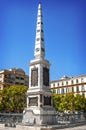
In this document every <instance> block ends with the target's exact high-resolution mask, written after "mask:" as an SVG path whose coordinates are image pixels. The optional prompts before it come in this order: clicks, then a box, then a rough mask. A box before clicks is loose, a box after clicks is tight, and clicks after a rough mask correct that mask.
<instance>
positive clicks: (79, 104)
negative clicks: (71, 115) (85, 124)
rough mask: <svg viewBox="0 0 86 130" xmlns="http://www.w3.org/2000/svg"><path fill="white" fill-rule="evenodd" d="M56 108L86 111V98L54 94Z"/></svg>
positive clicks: (69, 94)
mask: <svg viewBox="0 0 86 130" xmlns="http://www.w3.org/2000/svg"><path fill="white" fill-rule="evenodd" d="M54 106H55V109H56V110H61V111H64V110H69V111H74V110H77V111H81V110H85V111H86V98H85V97H84V96H83V95H80V94H77V95H76V96H74V94H73V93H68V94H66V95H64V96H61V95H56V94H54Z"/></svg>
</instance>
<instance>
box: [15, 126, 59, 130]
mask: <svg viewBox="0 0 86 130" xmlns="http://www.w3.org/2000/svg"><path fill="white" fill-rule="evenodd" d="M57 129H58V126H56V125H51V126H24V125H17V126H16V130H57Z"/></svg>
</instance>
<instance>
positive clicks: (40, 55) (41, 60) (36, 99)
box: [22, 3, 56, 125]
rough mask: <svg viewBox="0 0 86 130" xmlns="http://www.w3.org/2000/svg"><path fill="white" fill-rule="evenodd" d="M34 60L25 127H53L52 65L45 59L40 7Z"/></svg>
mask: <svg viewBox="0 0 86 130" xmlns="http://www.w3.org/2000/svg"><path fill="white" fill-rule="evenodd" d="M34 56H35V58H34V60H31V61H30V73H29V89H28V90H27V107H26V108H25V110H24V111H23V120H22V123H23V124H25V125H46V124H47V125H48V124H49V125H52V124H55V123H56V118H55V117H56V116H55V115H56V111H55V109H54V107H53V98H52V92H51V89H50V63H49V61H48V60H46V59H45V47H44V30H43V18H42V6H41V4H40V3H39V5H38V16H37V27H36V38H35V49H34Z"/></svg>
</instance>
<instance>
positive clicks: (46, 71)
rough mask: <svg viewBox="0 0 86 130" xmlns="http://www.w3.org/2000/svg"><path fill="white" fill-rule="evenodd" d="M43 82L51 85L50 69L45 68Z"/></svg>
mask: <svg viewBox="0 0 86 130" xmlns="http://www.w3.org/2000/svg"><path fill="white" fill-rule="evenodd" d="M43 84H44V85H45V86H49V69H48V68H43Z"/></svg>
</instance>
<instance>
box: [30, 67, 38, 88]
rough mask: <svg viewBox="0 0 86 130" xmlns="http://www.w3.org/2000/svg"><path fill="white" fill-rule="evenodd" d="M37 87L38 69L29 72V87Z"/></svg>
mask: <svg viewBox="0 0 86 130" xmlns="http://www.w3.org/2000/svg"><path fill="white" fill-rule="evenodd" d="M37 85H38V68H35V69H32V70H31V86H37Z"/></svg>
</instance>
